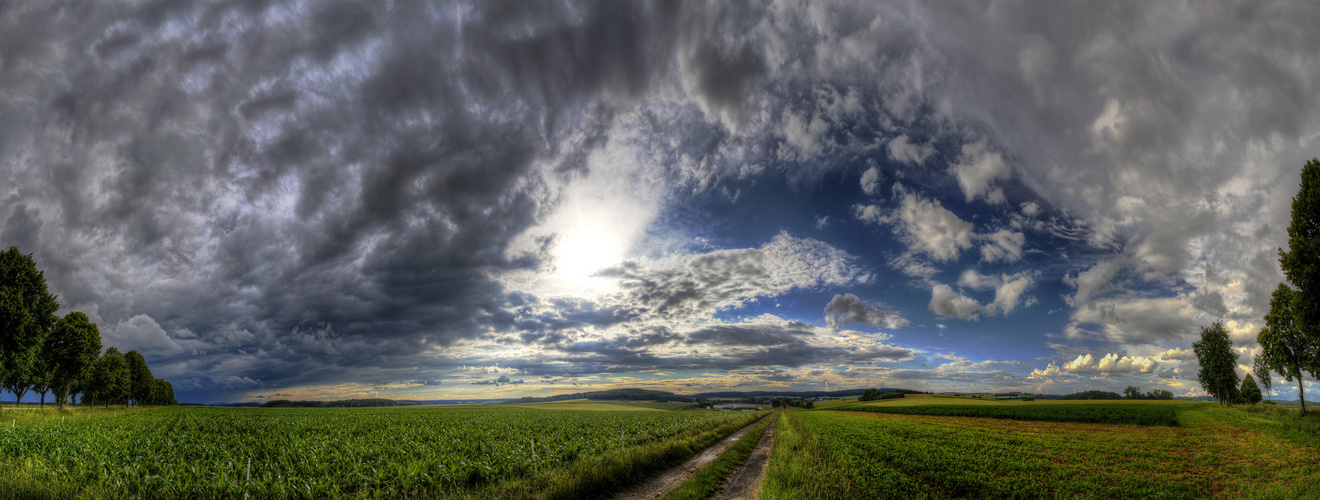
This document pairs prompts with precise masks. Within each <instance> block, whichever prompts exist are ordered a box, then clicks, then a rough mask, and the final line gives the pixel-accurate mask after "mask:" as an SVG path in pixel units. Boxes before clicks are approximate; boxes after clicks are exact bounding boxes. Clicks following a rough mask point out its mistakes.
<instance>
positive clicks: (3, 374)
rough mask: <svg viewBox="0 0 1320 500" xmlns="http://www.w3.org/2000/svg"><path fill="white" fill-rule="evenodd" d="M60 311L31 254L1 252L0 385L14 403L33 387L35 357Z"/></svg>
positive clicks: (9, 251)
mask: <svg viewBox="0 0 1320 500" xmlns="http://www.w3.org/2000/svg"><path fill="white" fill-rule="evenodd" d="M59 308H60V304H59V302H58V301H56V297H55V296H54V295H51V294H50V292H49V291H47V290H46V276H45V273H43V272H42V271H38V270H37V264H36V262H35V261H33V260H32V255H31V254H27V255H24V254H22V253H20V252H19V251H18V247H9V250H6V251H4V252H0V383H3V385H4V388H5V389H6V390H8V391H10V392H12V393H14V396H15V398H16V401H15V402H16V403H17V402H21V401H22V400H23V393H25V392H27V390H28V388H29V387H31V385H32V384H31V380H32V379H33V376H34V375H35V373H34V371H35V369H36V364H37V353H38V352H40V350H41V344H42V341H43V340H44V339H45V338H46V333H47V332H48V331H50V329H51V327H53V326H55V311H57V310H59Z"/></svg>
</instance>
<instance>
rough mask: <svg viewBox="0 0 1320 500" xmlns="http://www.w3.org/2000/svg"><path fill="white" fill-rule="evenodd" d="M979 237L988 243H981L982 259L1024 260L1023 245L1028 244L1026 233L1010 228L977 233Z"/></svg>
mask: <svg viewBox="0 0 1320 500" xmlns="http://www.w3.org/2000/svg"><path fill="white" fill-rule="evenodd" d="M977 239H980V240H984V241H986V244H984V245H981V260H983V261H985V262H999V261H1003V262H1017V261H1019V260H1022V247H1023V246H1024V245H1026V244H1027V237H1026V236H1025V235H1023V234H1022V233H1020V232H1017V231H1010V230H1008V229H1000V230H998V231H995V232H993V233H990V234H984V235H977Z"/></svg>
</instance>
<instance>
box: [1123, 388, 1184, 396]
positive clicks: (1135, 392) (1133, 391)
mask: <svg viewBox="0 0 1320 500" xmlns="http://www.w3.org/2000/svg"><path fill="white" fill-rule="evenodd" d="M1123 397H1124V398H1125V399H1173V393H1172V392H1169V391H1166V390H1163V389H1156V390H1153V391H1150V392H1147V393H1145V394H1142V393H1141V388H1140V387H1135V386H1131V385H1129V386H1127V388H1126V389H1123Z"/></svg>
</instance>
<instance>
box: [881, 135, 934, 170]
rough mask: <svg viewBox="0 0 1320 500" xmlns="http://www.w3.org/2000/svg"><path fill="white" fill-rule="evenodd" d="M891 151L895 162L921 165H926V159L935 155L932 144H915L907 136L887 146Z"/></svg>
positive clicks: (890, 155) (894, 139) (897, 138)
mask: <svg viewBox="0 0 1320 500" xmlns="http://www.w3.org/2000/svg"><path fill="white" fill-rule="evenodd" d="M885 147H886V148H887V149H888V150H889V157H890V158H893V159H894V161H899V162H903V163H915V164H917V165H921V164H923V163H926V158H929V157H930V155H933V154H935V146H932V145H931V144H913V143H912V142H911V139H909V138H908V136H907V134H902V135H899V136H898V137H895V138H893V139H890V141H889V142H888V143H887V144H885Z"/></svg>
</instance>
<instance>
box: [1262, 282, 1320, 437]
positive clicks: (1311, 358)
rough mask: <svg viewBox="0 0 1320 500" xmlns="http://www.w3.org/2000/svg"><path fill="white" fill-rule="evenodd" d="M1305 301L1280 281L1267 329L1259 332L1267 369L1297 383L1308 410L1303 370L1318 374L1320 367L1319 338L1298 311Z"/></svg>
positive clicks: (1263, 361) (1272, 302)
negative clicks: (1319, 356) (1318, 361)
mask: <svg viewBox="0 0 1320 500" xmlns="http://www.w3.org/2000/svg"><path fill="white" fill-rule="evenodd" d="M1301 301H1302V299H1301V294H1300V293H1298V292H1297V291H1296V290H1293V289H1292V288H1290V287H1289V286H1288V285H1287V284H1285V283H1279V287H1278V288H1275V289H1274V294H1273V295H1271V296H1270V312H1269V314H1266V315H1265V328H1262V329H1261V330H1260V333H1259V334H1257V335H1256V343H1258V344H1260V347H1261V349H1260V350H1261V363H1262V365H1263V366H1264V367H1265V368H1267V369H1269V371H1271V372H1273V373H1277V374H1279V376H1280V377H1283V380H1284V381H1285V382H1292V381H1296V382H1297V398H1298V399H1300V400H1301V402H1302V413H1306V394H1305V393H1304V392H1303V390H1304V389H1303V386H1302V373H1303V372H1304V371H1309V372H1311V376H1313V377H1314V376H1315V375H1316V372H1317V371H1320V370H1317V369H1316V368H1317V367H1316V352H1315V347H1316V343H1315V338H1314V336H1313V335H1311V334H1310V332H1309V331H1308V330H1314V328H1310V327H1308V325H1307V324H1306V323H1305V322H1304V321H1303V320H1302V318H1301V315H1300V314H1298V311H1297V309H1298V307H1297V306H1298V303H1299V302H1301Z"/></svg>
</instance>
